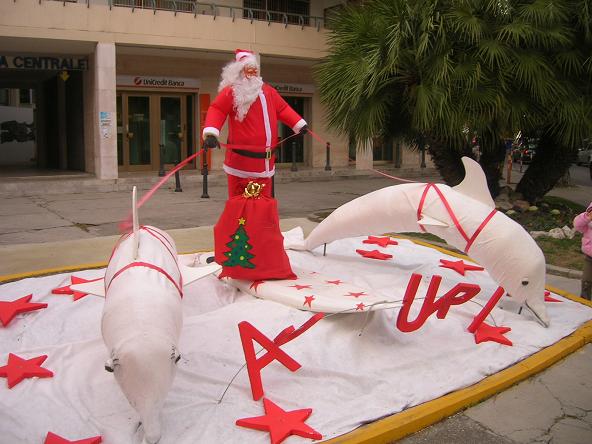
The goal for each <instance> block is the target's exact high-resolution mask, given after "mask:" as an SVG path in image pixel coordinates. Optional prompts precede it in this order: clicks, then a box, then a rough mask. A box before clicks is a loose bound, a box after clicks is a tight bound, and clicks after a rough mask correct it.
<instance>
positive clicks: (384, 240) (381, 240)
mask: <svg viewBox="0 0 592 444" xmlns="http://www.w3.org/2000/svg"><path fill="white" fill-rule="evenodd" d="M362 243H364V244H376V245H380V246H381V247H383V248H386V247H388V246H389V245H399V243H398V242H397V241H395V240H392V239H391V238H390V237H374V236H368V239H366V240H364V241H363V242H362Z"/></svg>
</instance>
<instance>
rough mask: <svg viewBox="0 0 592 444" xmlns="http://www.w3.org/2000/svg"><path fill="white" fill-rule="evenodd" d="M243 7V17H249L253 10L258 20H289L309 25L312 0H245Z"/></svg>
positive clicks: (281, 21) (291, 22)
mask: <svg viewBox="0 0 592 444" xmlns="http://www.w3.org/2000/svg"><path fill="white" fill-rule="evenodd" d="M243 7H244V8H245V9H243V18H247V19H250V18H251V16H250V15H249V14H250V12H252V14H253V18H254V19H256V20H270V21H272V22H278V23H283V22H284V21H285V20H287V22H288V23H290V24H295V25H308V24H309V21H310V18H309V16H310V0H244V2H243ZM268 14H269V15H268Z"/></svg>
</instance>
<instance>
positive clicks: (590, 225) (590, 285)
mask: <svg viewBox="0 0 592 444" xmlns="http://www.w3.org/2000/svg"><path fill="white" fill-rule="evenodd" d="M574 228H575V229H576V230H578V231H579V232H580V233H582V234H583V236H582V253H584V255H585V256H584V273H583V275H582V291H581V292H580V296H581V297H583V298H584V299H588V300H591V296H592V203H590V205H588V208H587V209H586V211H585V212H584V213H581V214H579V215H577V216H576V218H575V219H574Z"/></svg>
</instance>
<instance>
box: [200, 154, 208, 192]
mask: <svg viewBox="0 0 592 444" xmlns="http://www.w3.org/2000/svg"><path fill="white" fill-rule="evenodd" d="M207 155H208V149H207V148H206V146H205V145H204V147H203V154H202V155H201V175H202V179H203V191H202V193H201V197H202V199H209V198H210V196H209V195H208V160H207Z"/></svg>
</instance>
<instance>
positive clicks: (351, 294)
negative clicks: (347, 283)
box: [345, 291, 368, 299]
mask: <svg viewBox="0 0 592 444" xmlns="http://www.w3.org/2000/svg"><path fill="white" fill-rule="evenodd" d="M345 296H353V297H354V298H356V299H358V298H359V297H360V296H368V295H367V294H366V293H364V292H363V291H360V292H359V293H355V292H353V291H350V292H349V293H348V294H346V295H345Z"/></svg>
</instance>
